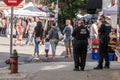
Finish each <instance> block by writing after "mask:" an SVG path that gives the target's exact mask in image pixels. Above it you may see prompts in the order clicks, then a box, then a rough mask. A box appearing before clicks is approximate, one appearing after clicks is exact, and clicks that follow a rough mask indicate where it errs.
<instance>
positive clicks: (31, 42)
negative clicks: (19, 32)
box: [25, 17, 36, 45]
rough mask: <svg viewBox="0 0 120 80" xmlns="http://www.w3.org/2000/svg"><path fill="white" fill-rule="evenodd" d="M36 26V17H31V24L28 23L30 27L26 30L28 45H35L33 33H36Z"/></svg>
mask: <svg viewBox="0 0 120 80" xmlns="http://www.w3.org/2000/svg"><path fill="white" fill-rule="evenodd" d="M35 26H36V22H35V19H34V17H31V18H30V19H29V22H28V25H27V28H26V32H25V33H26V34H27V33H28V37H27V39H26V43H25V44H26V45H29V44H30V45H31V44H33V45H34V44H35V42H34V37H32V33H33V31H34V28H35Z"/></svg>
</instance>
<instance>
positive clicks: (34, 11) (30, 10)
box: [9, 2, 48, 17]
mask: <svg viewBox="0 0 120 80" xmlns="http://www.w3.org/2000/svg"><path fill="white" fill-rule="evenodd" d="M9 13H11V11H9ZM14 15H21V16H41V17H47V16H48V15H47V13H46V12H42V11H40V10H39V9H38V8H37V7H36V6H35V5H34V4H33V3H32V2H29V3H28V4H27V5H26V6H24V7H23V8H21V9H18V10H14Z"/></svg>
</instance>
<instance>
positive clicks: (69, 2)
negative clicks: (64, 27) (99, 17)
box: [42, 0, 87, 22]
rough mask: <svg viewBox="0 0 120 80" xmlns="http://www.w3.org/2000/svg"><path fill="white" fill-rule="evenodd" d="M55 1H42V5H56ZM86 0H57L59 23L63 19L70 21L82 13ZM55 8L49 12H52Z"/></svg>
mask: <svg viewBox="0 0 120 80" xmlns="http://www.w3.org/2000/svg"><path fill="white" fill-rule="evenodd" d="M56 1H57V0H43V1H42V4H45V5H47V6H49V8H50V6H51V4H52V2H55V4H56ZM86 4H87V0H59V8H60V10H59V22H61V21H64V20H65V19H72V18H74V17H75V16H76V14H77V13H82V14H83V13H84V12H85V9H86ZM54 9H55V7H54V8H53V9H51V10H54Z"/></svg>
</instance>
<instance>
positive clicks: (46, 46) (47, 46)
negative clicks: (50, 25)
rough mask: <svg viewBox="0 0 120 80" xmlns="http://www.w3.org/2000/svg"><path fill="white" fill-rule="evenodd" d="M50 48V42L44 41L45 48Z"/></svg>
mask: <svg viewBox="0 0 120 80" xmlns="http://www.w3.org/2000/svg"><path fill="white" fill-rule="evenodd" d="M49 49H50V42H45V50H49Z"/></svg>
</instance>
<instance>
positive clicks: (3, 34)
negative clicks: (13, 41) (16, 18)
mask: <svg viewBox="0 0 120 80" xmlns="http://www.w3.org/2000/svg"><path fill="white" fill-rule="evenodd" d="M6 30H7V19H6V17H4V18H3V19H2V31H1V34H2V36H4V37H5V36H6Z"/></svg>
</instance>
